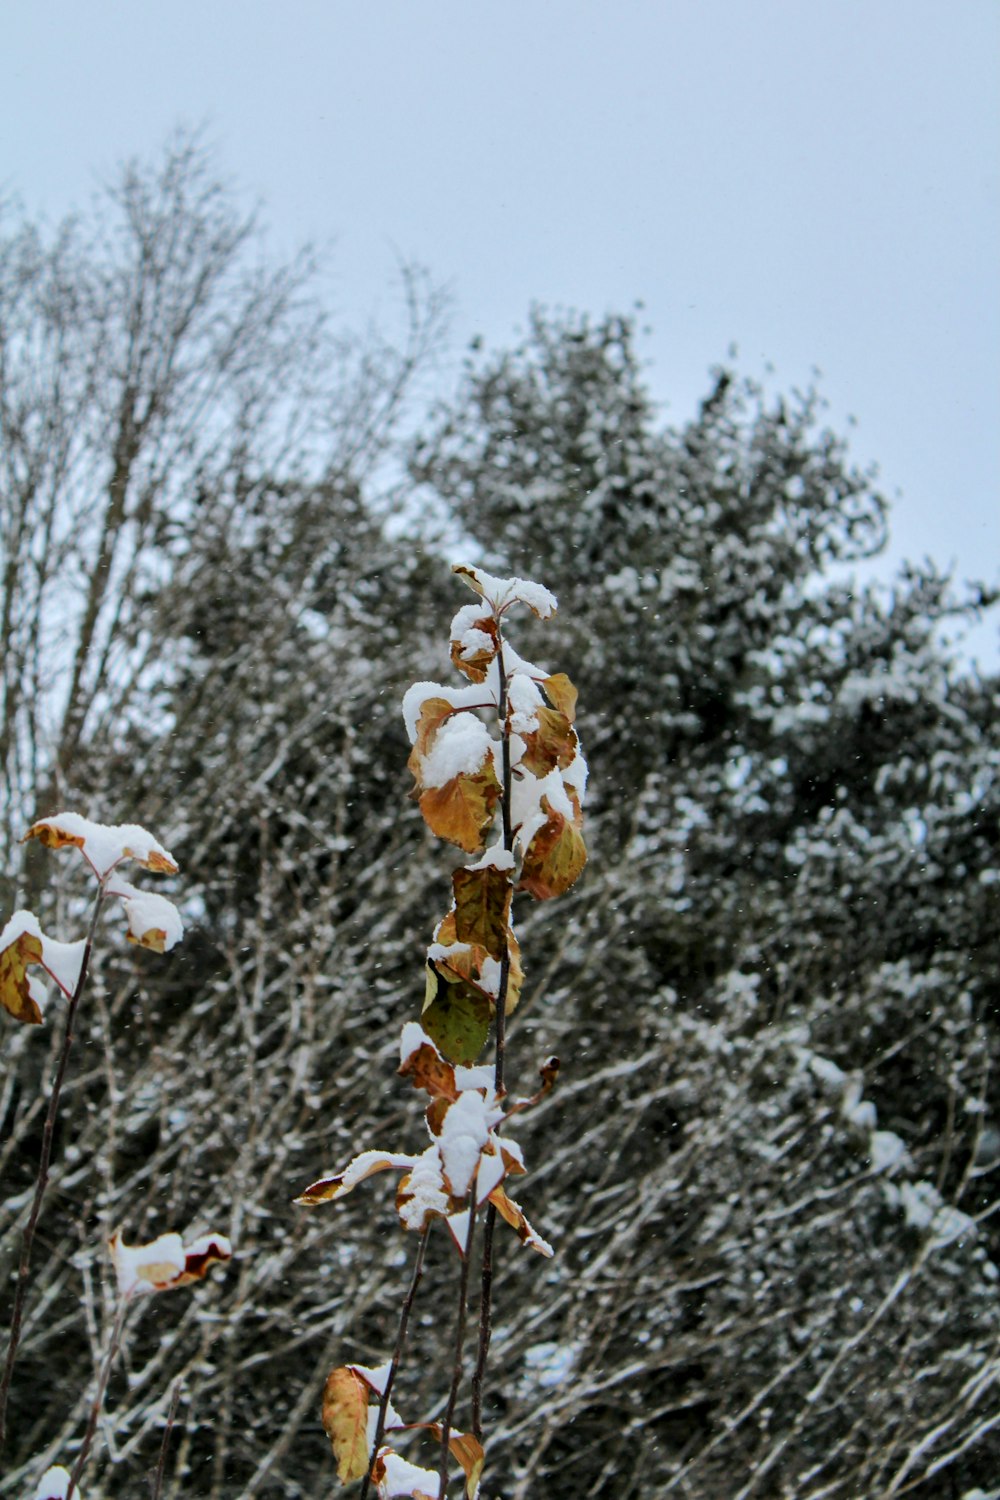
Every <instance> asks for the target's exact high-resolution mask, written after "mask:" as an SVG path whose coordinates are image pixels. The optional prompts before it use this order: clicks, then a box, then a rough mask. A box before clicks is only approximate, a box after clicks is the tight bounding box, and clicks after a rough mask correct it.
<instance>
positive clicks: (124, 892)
mask: <svg viewBox="0 0 1000 1500" xmlns="http://www.w3.org/2000/svg"><path fill="white" fill-rule="evenodd" d="M109 894H110V895H112V896H118V897H119V898H120V899H121V903H122V906H123V907H124V908H125V916H126V918H127V919H128V933H127V937H128V940H129V942H130V943H135V944H137V946H138V947H140V948H150V949H152V951H153V952H154V953H167V952H169V951H170V949H171V948H173V947H175V946H176V945H177V944H178V943H179V942H180V940H181V938H182V937H183V936H184V923H183V922H182V921H181V914H180V912H179V911H178V910H177V908H176V906H175V905H174V903H173V902H172V901H168V900H167V898H166V896H160V895H157V894H155V893H154V892H151V891H140V890H137V889H136V887H135V886H134V885H129V884H128V882H127V881H124V880H121V881H119V880H116V881H115V883H114V886H113V888H111V889H110V890H109Z"/></svg>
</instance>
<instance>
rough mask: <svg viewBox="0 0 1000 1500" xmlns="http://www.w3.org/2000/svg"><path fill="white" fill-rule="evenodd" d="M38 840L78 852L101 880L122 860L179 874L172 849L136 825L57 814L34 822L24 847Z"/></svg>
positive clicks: (23, 840)
mask: <svg viewBox="0 0 1000 1500" xmlns="http://www.w3.org/2000/svg"><path fill="white" fill-rule="evenodd" d="M28 839H38V840H39V842H40V843H42V844H44V845H45V847H46V848H47V849H64V848H67V847H69V846H71V847H73V848H76V849H79V850H80V852H81V854H82V855H83V857H84V859H85V860H86V861H87V863H88V864H89V865H90V867H91V869H92V870H93V871H94V874H95V875H96V876H97V878H98V879H99V880H103V879H104V877H105V876H106V875H107V874H108V873H109V871H111V870H113V869H114V867H115V865H117V864H121V862H122V860H125V859H134V860H135V861H136V862H137V864H140V865H145V867H146V869H147V870H155V871H156V872H157V873H158V874H160V875H176V874H177V862H176V861H175V859H174V857H173V855H172V854H171V853H170V852H169V850H167V849H164V847H163V845H162V844H160V843H159V842H158V841H157V840H156V839H154V837H153V835H152V834H151V833H148V832H147V831H146V829H145V828H140V827H139V825H138V824H137V823H120V824H117V825H111V826H109V825H107V824H105V823H93V822H91V820H90V819H89V818H82V817H81V816H80V814H79V813H57V814H56V815H55V817H52V818H39V820H38V822H37V823H32V825H31V827H30V828H29V829H28V831H27V833H26V834H25V835H24V838H23V839H22V840H21V842H22V844H23V843H26V842H27V840H28Z"/></svg>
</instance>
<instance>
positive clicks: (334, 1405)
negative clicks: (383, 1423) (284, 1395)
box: [323, 1365, 369, 1484]
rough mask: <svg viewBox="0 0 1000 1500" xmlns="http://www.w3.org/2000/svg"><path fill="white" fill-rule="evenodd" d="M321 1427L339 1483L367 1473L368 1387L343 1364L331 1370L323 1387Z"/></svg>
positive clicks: (346, 1482) (347, 1481) (360, 1477)
mask: <svg viewBox="0 0 1000 1500" xmlns="http://www.w3.org/2000/svg"><path fill="white" fill-rule="evenodd" d="M323 1428H324V1430H325V1432H326V1435H327V1437H328V1438H329V1439H330V1442H331V1444H332V1445H333V1451H334V1454H335V1455H336V1459H337V1478H338V1479H339V1480H340V1482H341V1484H350V1483H351V1481H352V1480H354V1479H364V1477H365V1475H366V1474H367V1473H368V1457H369V1455H368V1387H367V1385H366V1384H365V1382H364V1381H363V1380H362V1379H361V1377H360V1376H358V1375H356V1374H355V1373H354V1371H353V1370H349V1369H348V1368H347V1366H346V1365H344V1366H341V1367H340V1368H338V1369H336V1370H331V1371H330V1374H329V1375H328V1376H327V1379H326V1385H325V1386H324V1387H323Z"/></svg>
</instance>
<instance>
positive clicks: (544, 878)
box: [518, 787, 587, 901]
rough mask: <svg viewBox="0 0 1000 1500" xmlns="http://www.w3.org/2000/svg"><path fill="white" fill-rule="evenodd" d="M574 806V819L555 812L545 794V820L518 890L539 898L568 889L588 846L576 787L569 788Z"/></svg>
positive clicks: (529, 852)
mask: <svg viewBox="0 0 1000 1500" xmlns="http://www.w3.org/2000/svg"><path fill="white" fill-rule="evenodd" d="M566 794H567V796H568V797H569V800H570V803H571V805H572V809H573V817H572V820H570V819H569V818H567V817H566V816H565V815H564V814H563V813H561V812H558V811H556V809H554V808H553V807H552V805H551V803H550V802H549V799H548V798H547V797H544V796H543V797H542V803H541V807H542V812H543V813H545V815H546V821H545V822H544V823H543V824H542V826H541V828H539V829H538V830H537V831H536V833H535V834H534V836H533V838H532V840H531V842H530V844H529V845H528V848H527V850H526V851H525V855H524V862H523V864H522V866H521V881H520V885H519V886H518V889H519V890H523V891H529V892H530V894H531V895H532V896H534V897H535V898H536V899H537V900H539V901H547V900H549V899H550V898H551V897H553V896H561V895H562V893H563V892H564V891H568V890H569V888H570V886H571V885H572V884H573V882H574V881H575V880H576V879H577V878H578V876H579V875H580V873H581V871H582V870H583V867H584V865H585V864H586V863H587V848H586V845H585V844H584V842H583V834H582V833H581V832H580V829H581V827H582V826H583V813H582V811H581V809H580V801H579V798H578V797H577V795H576V792H575V790H574V789H573V787H567V788H566Z"/></svg>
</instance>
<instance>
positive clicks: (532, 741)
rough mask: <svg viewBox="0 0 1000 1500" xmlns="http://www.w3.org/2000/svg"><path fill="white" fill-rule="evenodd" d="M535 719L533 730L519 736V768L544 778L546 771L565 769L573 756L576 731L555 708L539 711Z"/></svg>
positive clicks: (564, 715)
mask: <svg viewBox="0 0 1000 1500" xmlns="http://www.w3.org/2000/svg"><path fill="white" fill-rule="evenodd" d="M535 717H536V719H537V723H538V727H537V729H533V730H530V731H529V732H528V733H526V734H524V736H523V738H524V754H523V755H522V756H521V762H520V763H521V765H522V766H524V768H525V769H526V770H528V771H530V772H531V774H532V775H533V776H547V775H548V774H549V772H550V771H555V770H560V771H562V770H565V769H566V767H567V766H569V765H571V764H572V762H573V760H574V758H575V756H576V747H577V738H576V730H575V729H573V728H572V726H571V725H570V721H569V719H568V718H567V716H566V714H564V713H563V712H562V711H561V710H560V709H558V708H540V709H538V711H537V713H536V715H535Z"/></svg>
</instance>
